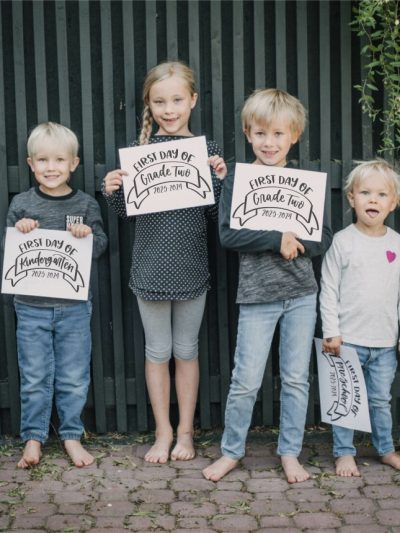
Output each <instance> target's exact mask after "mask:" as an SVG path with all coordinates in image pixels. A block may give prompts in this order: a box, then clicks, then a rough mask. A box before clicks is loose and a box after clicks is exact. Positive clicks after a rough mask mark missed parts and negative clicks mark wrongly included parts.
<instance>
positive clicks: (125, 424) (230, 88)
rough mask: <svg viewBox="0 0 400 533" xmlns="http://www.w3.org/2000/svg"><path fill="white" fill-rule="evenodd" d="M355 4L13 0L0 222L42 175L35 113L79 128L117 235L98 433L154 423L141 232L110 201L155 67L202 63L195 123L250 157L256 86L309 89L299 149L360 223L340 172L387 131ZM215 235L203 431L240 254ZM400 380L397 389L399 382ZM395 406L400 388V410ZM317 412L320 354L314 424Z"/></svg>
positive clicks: (104, 313) (11, 404)
mask: <svg viewBox="0 0 400 533" xmlns="http://www.w3.org/2000/svg"><path fill="white" fill-rule="evenodd" d="M351 10H352V5H351V3H350V2H347V1H341V2H340V1H332V2H329V1H321V2H319V1H285V0H281V1H279V0H277V1H265V2H264V1H246V0H236V1H230V0H229V1H228V0H226V1H220V0H212V1H200V0H190V1H186V0H181V1H180V0H167V1H166V0H159V1H154V0H147V1H133V2H131V1H117V0H115V1H108V0H103V1H84V0H82V1H63V0H59V1H58V0H57V1H40V0H37V1H24V2H22V1H16V0H15V1H13V2H12V1H7V0H3V1H2V2H1V4H0V176H1V178H0V233H1V234H2V233H3V230H4V224H5V217H6V212H7V208H8V204H9V201H10V199H11V198H12V196H13V195H14V194H16V193H19V192H21V191H24V190H26V189H27V188H28V187H29V186H30V185H31V184H32V183H33V182H32V176H30V173H29V171H28V167H27V165H26V161H25V159H26V139H27V134H28V132H29V130H30V129H31V128H32V127H33V126H34V125H36V124H37V123H38V122H41V121H44V120H54V121H59V122H61V123H63V124H65V125H67V126H69V127H71V128H72V129H73V130H74V131H75V132H76V133H77V134H78V137H79V139H80V143H81V151H80V155H81V164H80V166H79V168H78V170H77V172H76V173H75V176H74V178H73V179H74V185H75V186H77V187H79V188H82V189H83V190H85V191H86V192H88V193H89V194H92V195H94V196H96V198H97V199H98V201H99V203H100V205H101V208H102V213H103V217H104V220H105V224H106V230H107V233H108V235H109V238H110V246H109V249H108V252H107V253H106V255H105V256H103V257H102V259H101V260H100V262H99V265H98V269H97V271H96V272H94V275H93V287H94V303H95V306H94V315H93V322H92V325H93V366H92V368H93V370H92V386H91V391H90V395H89V399H88V406H87V409H86V410H85V421H86V425H87V427H88V428H89V429H92V430H94V431H97V432H99V433H103V432H106V431H120V432H126V431H135V430H146V429H148V428H151V427H152V419H151V410H150V409H149V405H148V400H147V397H146V390H145V380H144V355H143V354H144V343H143V333H142V327H141V322H140V317H139V314H138V309H137V305H136V302H135V300H134V298H133V296H132V294H131V293H130V291H129V290H128V288H127V287H128V273H129V266H130V253H131V242H132V236H133V231H134V230H133V226H132V225H131V224H129V223H126V222H122V221H121V220H118V219H117V217H116V216H115V215H114V214H113V213H111V212H110V211H108V210H107V208H106V206H105V203H104V201H103V199H102V197H101V195H100V194H99V190H100V185H101V181H102V179H103V177H104V175H105V174H106V172H107V171H108V170H110V169H112V168H115V167H116V166H117V165H118V159H117V149H118V148H119V147H123V146H127V144H128V143H130V142H131V141H132V140H133V139H134V138H135V136H136V132H137V129H138V126H139V121H140V119H139V117H140V113H141V109H142V103H141V85H142V80H143V77H144V75H145V73H146V71H147V70H148V69H149V68H150V67H152V66H154V65H155V64H156V63H158V62H160V61H162V60H166V59H180V60H183V61H185V62H187V63H188V64H189V65H190V66H191V67H193V69H194V70H195V71H196V73H197V76H198V89H199V93H200V98H199V102H198V105H197V107H196V109H195V110H194V112H193V115H192V122H191V125H192V131H193V132H195V133H199V134H200V133H202V134H206V135H207V136H208V137H209V138H213V139H215V140H216V141H217V142H218V143H219V144H220V146H222V147H223V149H224V153H225V158H226V159H227V160H228V161H232V160H238V161H245V160H246V157H249V155H250V152H249V150H248V147H246V144H245V139H244V136H243V134H242V133H241V127H240V109H241V106H242V104H243V101H244V99H245V98H246V96H248V95H249V94H250V92H251V91H252V90H253V89H254V88H258V87H274V86H276V87H279V88H282V89H286V90H288V91H289V92H291V93H293V94H295V95H297V96H298V97H299V98H300V99H301V100H302V102H303V103H304V104H305V106H306V107H307V108H308V110H309V127H308V128H307V130H306V132H305V134H304V136H303V138H302V140H301V141H300V143H299V146H298V147H297V148H296V150H294V153H293V154H292V155H293V158H295V159H297V160H299V164H300V166H303V165H304V166H309V167H310V168H313V169H315V170H319V169H322V170H323V171H327V172H328V173H329V187H328V189H329V198H328V203H327V209H328V210H329V213H330V216H331V218H332V225H333V228H334V230H338V229H340V228H342V227H343V226H345V225H347V224H348V223H349V222H350V220H351V215H350V213H349V211H348V208H347V204H346V201H345V199H344V196H343V194H342V191H341V185H342V180H343V178H344V177H345V176H346V175H347V174H348V172H349V170H350V169H351V168H352V166H353V164H354V161H356V160H364V159H368V158H371V157H372V156H373V155H374V153H375V150H376V147H377V142H378V135H379V131H376V129H374V128H373V127H372V125H371V123H370V121H369V120H368V118H366V117H365V116H363V115H362V114H361V111H360V107H359V104H358V94H357V93H356V92H355V91H354V90H353V88H352V87H353V85H354V84H356V83H359V81H360V76H361V74H360V73H361V70H362V61H361V60H360V47H361V44H362V43H360V42H359V39H358V38H357V37H356V36H355V34H354V33H352V32H351V30H350V27H349V22H350V20H351V16H352V11H351ZM382 99H383V95H382ZM391 224H392V225H394V226H395V225H396V217H395V216H392V218H391ZM397 226H398V221H397ZM209 233H210V239H209V242H210V245H209V247H210V268H211V273H212V280H213V287H212V290H211V291H210V293H209V296H208V304H207V309H206V313H205V317H204V322H203V326H202V329H201V336H200V337H201V338H200V343H201V356H200V365H201V385H200V395H199V402H198V424H199V426H201V427H202V428H209V427H211V426H216V425H221V424H222V421H223V412H224V407H225V401H226V396H227V391H228V387H229V381H230V371H231V366H232V356H233V351H234V345H235V335H236V322H237V308H236V305H235V291H236V283H237V257H236V255H235V254H232V253H227V252H225V251H224V250H222V249H221V248H220V246H219V244H218V238H217V232H216V227H215V226H214V225H211V226H210V232H209ZM277 367H278V365H277V357H276V349H275V348H274V350H273V357H271V358H270V361H269V364H268V368H267V371H266V374H265V377H264V385H263V388H262V390H261V391H260V396H259V401H258V402H257V405H256V409H255V414H254V423H255V424H265V425H276V424H277V423H278V403H279V396H278V393H279V372H278V368H277ZM394 389H395V393H396V395H400V392H399V391H400V389H399V382H398V379H397V381H396V384H395V387H394ZM173 403H174V400H173ZM396 406H397V399H396V401H395V402H394V410H395V414H396V413H397V409H396ZM318 421H319V414H318V390H317V386H316V379H315V366H314V363H313V365H312V372H311V394H310V409H309V413H308V423H309V424H314V423H318ZM395 424H397V416H396V418H395ZM18 425H19V392H18V367H17V360H16V345H15V319H14V312H13V308H12V302H11V299H10V298H8V297H5V296H2V305H1V308H0V434H7V433H18Z"/></svg>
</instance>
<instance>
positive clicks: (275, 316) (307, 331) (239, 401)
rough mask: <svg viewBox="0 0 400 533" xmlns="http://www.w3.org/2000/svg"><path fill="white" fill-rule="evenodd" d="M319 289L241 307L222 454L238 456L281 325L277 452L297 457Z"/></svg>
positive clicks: (304, 411) (243, 446)
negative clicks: (313, 292)
mask: <svg viewBox="0 0 400 533" xmlns="http://www.w3.org/2000/svg"><path fill="white" fill-rule="evenodd" d="M316 297H317V295H316V294H310V295H307V296H303V297H300V298H294V299H291V300H283V301H278V302H273V303H266V304H245V305H244V304H242V305H241V306H240V315H239V324H238V334H237V343H236V352H235V367H234V369H233V372H232V381H231V386H230V389H229V395H228V400H227V405H226V411H225V430H224V434H223V436H222V443H221V450H222V454H223V455H225V456H227V457H230V458H231V459H240V458H241V457H243V456H244V454H245V444H246V437H247V432H248V429H249V426H250V423H251V418H252V414H253V407H254V403H255V401H256V397H257V393H258V390H259V388H260V387H261V383H262V379H263V375H264V370H265V365H266V363H267V359H268V355H269V351H270V347H271V342H272V338H273V335H274V331H275V328H276V325H277V324H278V323H279V325H280V341H279V366H280V377H281V397H280V403H281V417H280V433H279V440H278V454H279V455H290V456H295V457H297V456H298V455H299V454H300V452H301V447H302V443H303V434H304V425H305V419H306V413H307V406H308V389H309V383H308V375H309V365H310V356H311V347H312V342H313V337H314V329H315V320H316Z"/></svg>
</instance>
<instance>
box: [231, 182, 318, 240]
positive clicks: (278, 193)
mask: <svg viewBox="0 0 400 533" xmlns="http://www.w3.org/2000/svg"><path fill="white" fill-rule="evenodd" d="M271 208H274V209H276V210H278V211H282V212H290V213H293V214H294V215H295V216H296V219H297V220H298V222H299V223H300V224H301V225H302V226H303V228H304V229H305V230H306V231H307V233H308V234H309V235H312V233H313V231H315V230H319V224H318V220H317V217H316V216H315V213H314V211H313V205H312V203H311V201H310V200H309V199H308V198H306V196H304V195H303V194H301V193H294V192H293V189H286V188H285V187H280V188H278V187H262V188H260V189H257V191H251V192H249V193H247V194H246V196H245V198H244V202H243V203H242V204H240V205H239V207H237V208H236V210H235V212H234V213H233V215H232V217H233V218H237V219H239V223H240V225H241V226H242V227H243V226H244V225H245V224H246V222H247V221H248V220H250V219H251V218H253V217H255V216H257V214H258V211H259V210H260V209H271Z"/></svg>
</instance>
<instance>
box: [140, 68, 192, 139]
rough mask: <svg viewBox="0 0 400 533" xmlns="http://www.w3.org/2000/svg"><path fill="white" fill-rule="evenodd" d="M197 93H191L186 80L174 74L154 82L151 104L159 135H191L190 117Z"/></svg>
mask: <svg viewBox="0 0 400 533" xmlns="http://www.w3.org/2000/svg"><path fill="white" fill-rule="evenodd" d="M196 102H197V94H196V93H195V94H193V95H192V94H191V93H190V90H189V87H188V84H187V83H186V81H185V80H184V79H183V78H182V77H181V76H178V75H175V74H174V75H173V76H171V77H170V78H167V79H165V80H162V81H158V82H156V83H153V85H152V86H151V88H150V91H149V106H150V111H151V114H152V115H153V119H154V121H155V122H156V123H157V124H158V126H159V129H158V132H157V135H191V133H190V131H189V119H190V113H191V112H192V109H193V108H194V106H195V105H196Z"/></svg>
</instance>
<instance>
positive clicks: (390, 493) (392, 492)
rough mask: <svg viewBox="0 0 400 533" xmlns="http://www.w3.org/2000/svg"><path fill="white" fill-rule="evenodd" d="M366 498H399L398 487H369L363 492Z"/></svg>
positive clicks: (399, 489)
mask: <svg viewBox="0 0 400 533" xmlns="http://www.w3.org/2000/svg"><path fill="white" fill-rule="evenodd" d="M363 492H364V494H365V496H366V497H367V498H373V499H378V500H380V499H383V498H400V486H397V485H378V486H374V487H372V486H371V485H370V486H368V487H365V488H364V490H363Z"/></svg>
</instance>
